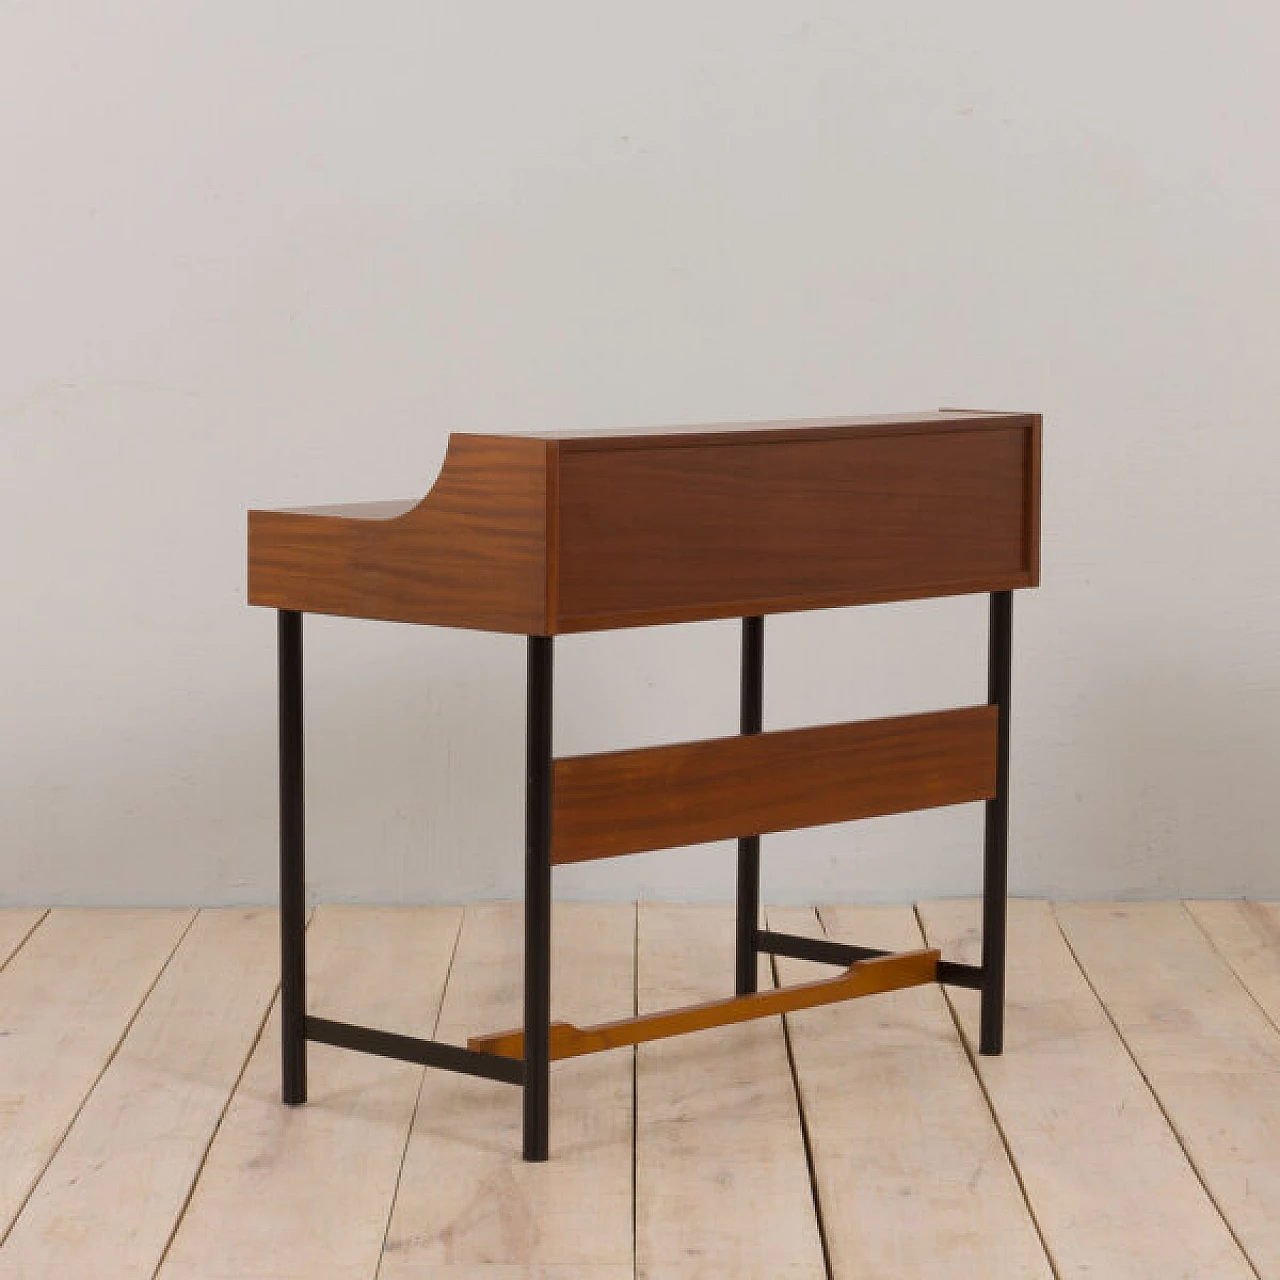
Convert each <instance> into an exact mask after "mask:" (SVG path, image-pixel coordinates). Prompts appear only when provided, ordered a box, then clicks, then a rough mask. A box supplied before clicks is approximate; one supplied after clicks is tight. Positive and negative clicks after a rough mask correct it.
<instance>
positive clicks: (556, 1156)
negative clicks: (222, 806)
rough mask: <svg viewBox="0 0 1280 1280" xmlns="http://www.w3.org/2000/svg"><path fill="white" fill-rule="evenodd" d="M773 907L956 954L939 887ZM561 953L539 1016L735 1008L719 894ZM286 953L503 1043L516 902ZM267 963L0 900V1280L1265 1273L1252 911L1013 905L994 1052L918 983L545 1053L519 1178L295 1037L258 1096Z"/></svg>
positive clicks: (270, 921)
mask: <svg viewBox="0 0 1280 1280" xmlns="http://www.w3.org/2000/svg"><path fill="white" fill-rule="evenodd" d="M768 918H769V924H770V927H772V928H774V929H780V930H785V931H788V932H795V933H805V934H811V935H814V936H824V935H825V936H829V937H832V938H836V939H839V940H843V941H849V942H857V943H862V944H865V945H870V946H881V947H891V948H895V949H907V948H912V947H918V946H919V945H920V943H921V937H922V935H923V936H924V937H925V938H926V939H927V940H928V942H929V943H931V944H934V945H937V946H940V947H941V948H942V951H943V955H944V956H945V957H947V958H949V959H957V960H969V961H972V960H974V959H975V958H976V956H977V946H978V938H977V928H976V926H977V909H976V906H975V904H973V903H970V902H935V903H922V904H920V905H919V906H918V907H916V908H915V909H912V908H911V907H852V906H833V907H819V908H817V909H816V910H814V909H809V908H785V909H775V910H771V911H769V912H768ZM554 936H555V937H556V943H557V949H556V954H555V971H554V996H553V1005H554V1009H555V1014H556V1016H557V1017H561V1018H566V1019H569V1020H572V1021H575V1022H592V1021H601V1020H606V1019H609V1018H615V1017H619V1016H625V1015H627V1014H629V1013H631V1012H633V1011H635V1010H639V1011H640V1012H645V1011H649V1010H657V1009H661V1008H664V1007H666V1006H668V1005H674V1004H681V1003H688V1002H690V1001H695V1000H701V999H707V998H713V997H717V996H721V995H725V994H728V987H729V985H730V984H731V974H732V946H733V922H732V916H731V913H730V912H729V911H728V910H727V909H723V908H716V907H711V908H707V907H680V906H661V905H649V904H644V905H642V906H641V907H640V908H639V910H638V911H637V909H636V908H635V907H632V906H584V905H562V906H558V907H557V908H556V929H555V935H554ZM308 937H309V944H308V945H309V964H310V978H311V1000H310V1007H311V1009H312V1011H313V1012H316V1013H321V1014H324V1015H328V1016H331V1017H336V1018H345V1019H349V1020H353V1021H360V1022H364V1023H367V1024H371V1025H374V1026H379V1027H383V1028H387V1029H391V1030H398V1031H404V1032H407V1033H410V1034H418V1035H436V1036H439V1037H441V1038H445V1039H448V1040H451V1041H455V1042H459V1043H460V1042H462V1041H464V1040H465V1038H466V1037H467V1036H468V1035H470V1034H475V1033H477V1032H484V1031H493V1030H498V1029H501V1028H503V1027H506V1026H509V1025H512V1024H514V1023H518V1022H519V1013H520V974H521V964H520V948H521V943H520V937H521V929H520V916H519V911H518V908H517V907H514V906H512V905H509V904H486V905H481V906H475V907H469V908H466V909H465V910H464V909H461V908H449V907H436V908H390V909H386V908H364V907H322V908H320V909H319V910H317V911H316V912H315V914H314V916H313V918H312V920H311V923H310V926H309V933H308ZM276 958H277V953H276V922H275V916H274V913H273V912H269V911H243V910H225V911H201V912H194V911H187V910H165V911H158V910H149V911H141V910H140V911H124V910H101V911H98V910H94V911H89V910H83V911H81V910H54V911H51V912H48V913H47V914H46V913H43V912H39V911H13V910H11V911H0V965H2V966H3V968H2V970H0V1238H3V1244H2V1245H0V1277H3V1280H34V1278H36V1277H57V1278H58V1280H68V1278H73V1277H74V1278H77V1280H78V1278H79V1277H94V1278H95V1280H96V1278H98V1277H101V1278H102V1280H131V1278H132V1277H139V1278H141V1277H152V1276H159V1277H161V1278H162V1280H232V1278H236V1280H241V1278H243V1277H257V1278H261V1280H268V1278H269V1280H285V1278H286V1277H287V1278H290V1280H292V1278H295V1277H296V1278H297V1280H302V1278H303V1277H306V1278H307V1280H356V1278H359V1280H375V1278H377V1280H423V1278H425V1277H430V1276H440V1277H449V1278H451V1280H479V1278H480V1277H494V1278H495V1280H502V1278H503V1277H513V1278H514V1277H518V1276H519V1277H539V1278H541V1280H569V1278H570V1277H574V1278H576V1277H601V1278H602V1280H621V1278H622V1277H624V1276H625V1277H644V1278H645V1280H666V1278H667V1277H671V1278H673V1280H684V1278H692V1277H704V1276H705V1277H721V1276H723V1277H733V1278H734V1280H745V1278H748V1277H760V1278H761V1280H793V1278H794V1280H802V1278H803V1280H808V1278H809V1277H813V1278H814V1280H819V1278H821V1277H823V1276H832V1277H847V1278H849V1280H853V1278H855V1277H856V1278H857V1280H877V1278H879V1277H884V1278H885V1280H912V1278H913V1277H934V1276H941V1275H945V1276H947V1277H948V1278H949V1280H953V1278H956V1277H961V1278H967V1277H971V1278H972V1280H1001V1278H1003V1277H1019V1278H1020V1280H1021V1278H1023V1277H1027V1278H1040V1277H1043V1278H1048V1277H1073V1278H1084V1277H1088V1278H1089V1280H1126V1278H1128V1277H1152V1278H1153V1280H1154V1278H1156V1277H1158V1278H1159V1280H1175V1278H1176V1277H1186V1278H1187V1280H1191V1278H1193V1277H1194V1278H1195V1280H1212V1278H1217V1277H1223V1278H1224V1280H1236V1278H1239V1280H1247V1278H1248V1277H1252V1276H1256V1277H1264V1278H1265V1277H1276V1278H1277V1280H1280V1030H1278V1028H1280V904H1260V903H1240V902H1205V903H1185V904H1184V903H1177V902H1170V903H1149V904H1113V903H1096V904H1072V905H1058V906H1056V907H1055V906H1051V905H1049V904H1047V903H1043V902H1029V901H1019V902H1015V903H1013V904H1011V910H1010V958H1011V959H1010V967H1009V1006H1008V1024H1007V1035H1006V1052H1005V1055H1004V1056H1003V1057H1002V1058H980V1057H976V1056H975V1054H974V1045H975V1040H976V1033H977V1006H976V997H975V995H974V994H973V993H971V992H966V991H963V990H959V989H942V988H939V987H936V986H928V987H918V988H913V989H909V990H901V991H896V992H893V993H891V994H888V995H881V996H874V997H869V998H867V999H863V1000H855V1001H852V1002H849V1003H846V1004H842V1005H832V1006H827V1007H824V1008H818V1009H811V1010H808V1011H805V1012H802V1013H795V1014H790V1015H788V1016H787V1018H786V1019H785V1020H782V1019H778V1018H769V1019H764V1020H761V1021H758V1022H752V1023H743V1024H739V1025H736V1026H731V1027H723V1028H719V1029H717V1030H714V1031H707V1032H702V1033H699V1034H697V1035H693V1036H688V1037H684V1038H681V1039H677V1040H668V1041H663V1042H655V1043H652V1044H646V1045H642V1046H640V1047H639V1049H638V1050H631V1049H624V1050H617V1051H614V1052H611V1053H603V1054H596V1055H592V1056H588V1057H583V1058H577V1059H572V1060H568V1061H565V1062H561V1063H557V1064H555V1066H554V1067H553V1071H552V1138H551V1146H552V1159H551V1162H550V1163H549V1164H545V1165H526V1164H524V1163H522V1162H521V1161H520V1159H519V1156H518V1151H519V1138H520V1094H519V1091H518V1090H517V1089H513V1088H511V1087H510V1086H508V1085H502V1084H495V1083H491V1082H488V1081H482V1080H475V1079H471V1078H464V1077H460V1076H454V1075H449V1074H445V1073H440V1072H423V1071H422V1070H421V1069H419V1068H416V1067H413V1066H409V1065H406V1064H402V1063H395V1062H389V1061H386V1060H383V1059H379V1058H372V1057H367V1056H364V1055H361V1054H356V1053H351V1052H345V1051H342V1050H338V1049H331V1048H328V1047H325V1046H312V1048H311V1054H310V1073H311V1101H310V1103H309V1105H307V1106H306V1107H302V1108H296V1109H286V1108H284V1107H282V1106H281V1105H280V1104H279V1102H278V1101H277V1087H278V1054H277V1026H276V1017H277V1015H276V1013H275V1010H274V999H275V994H276ZM761 969H762V975H763V976H764V980H765V981H768V982H772V981H774V980H775V979H776V980H778V981H780V982H783V983H790V982H795V981H799V980H803V979H808V978H811V977H815V976H826V975H829V974H830V973H831V970H830V969H822V968H820V967H819V966H816V965H808V964H805V963H802V962H797V961H787V960H783V961H779V962H778V971H777V973H776V974H775V973H773V972H772V970H771V969H770V967H769V965H768V963H766V962H762V966H761Z"/></svg>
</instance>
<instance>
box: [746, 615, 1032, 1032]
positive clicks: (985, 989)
mask: <svg viewBox="0 0 1280 1280" xmlns="http://www.w3.org/2000/svg"><path fill="white" fill-rule="evenodd" d="M742 621H743V633H742V732H743V733H759V732H760V719H759V710H760V707H761V705H762V703H763V692H764V678H763V677H764V671H763V656H764V633H763V623H764V620H763V619H762V618H744V619H743V620H742ZM1012 659H1013V593H1012V592H1011V591H996V592H993V593H992V595H991V604H990V632H989V636H988V655H987V702H988V703H989V705H991V706H993V707H996V708H998V709H999V712H1000V723H999V732H998V738H997V744H996V788H995V790H996V793H995V796H994V797H993V798H992V799H990V800H988V801H987V803H986V812H985V817H984V835H983V859H982V963H981V964H959V963H957V962H955V961H952V960H942V961H939V963H938V981H939V982H941V983H943V984H945V985H948V986H953V987H970V988H972V989H974V990H976V991H980V992H981V993H982V994H981V1007H982V1023H981V1029H980V1032H979V1036H978V1051H979V1052H980V1053H983V1054H989V1055H997V1054H1000V1053H1002V1052H1003V1051H1004V971H1005V917H1006V903H1007V900H1008V892H1009V890H1008V880H1009V876H1008V869H1009V702H1010V687H1011V683H1012V681H1011V673H1012V665H1013V663H1012ZM749 707H751V708H754V711H755V719H754V720H751V721H749V713H748V708H749ZM759 892H760V841H759V838H758V837H754V838H752V839H750V840H739V841H738V954H737V977H738V994H739V995H742V994H744V993H746V992H748V991H754V990H755V985H754V982H755V955H756V953H764V954H766V955H780V956H789V957H791V958H792V959H795V960H816V961H818V962H820V963H823V964H838V965H850V964H853V963H854V962H855V961H858V960H870V959H874V958H875V957H878V956H884V955H889V954H891V953H890V952H887V951H881V950H879V949H877V948H875V947H854V946H848V945H846V944H844V943H838V942H831V941H828V940H825V939H817V938H804V937H800V936H798V935H795V934H788V933H775V932H773V931H772V930H769V929H760V928H758V927H757V925H756V921H757V918H758V915H759V910H760V900H759ZM748 946H749V947H750V948H751V954H749V955H748V954H746V948H747V947H748ZM748 975H750V976H749V977H748ZM745 982H750V983H751V984H752V985H750V986H744V983H745Z"/></svg>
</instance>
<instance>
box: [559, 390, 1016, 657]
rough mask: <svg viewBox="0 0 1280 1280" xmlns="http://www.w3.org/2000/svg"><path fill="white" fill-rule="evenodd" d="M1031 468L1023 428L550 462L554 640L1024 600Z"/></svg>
mask: <svg viewBox="0 0 1280 1280" xmlns="http://www.w3.org/2000/svg"><path fill="white" fill-rule="evenodd" d="M908 427H909V428H910V429H906V428H908ZM592 443H593V444H594V443H595V442H592ZM1038 459H1039V419H1038V418H1037V417H1035V416H1034V415H1006V416H1003V417H1001V416H996V417H990V418H976V419H966V420H961V421H954V420H949V421H942V422H935V423H932V424H930V423H927V422H925V423H919V424H917V423H908V424H902V423H899V424H897V425H895V426H894V427H892V428H890V427H888V426H880V425H875V424H868V425H866V426H864V427H861V428H858V429H853V428H848V427H830V428H826V429H825V430H824V431H822V432H806V433H798V434H793V435H792V437H790V438H788V437H787V436H786V435H785V434H781V433H775V434H772V435H770V434H768V433H766V434H764V435H763V436H762V437H760V438H756V437H752V436H742V435H737V436H735V435H734V434H731V433H728V434H726V435H724V436H721V437H719V438H716V437H715V436H712V435H693V436H683V437H682V436H673V437H672V438H671V439H669V440H665V441H664V440H663V439H662V438H660V437H652V436H651V437H649V438H648V444H647V447H634V448H628V449H621V448H612V449H598V448H596V449H588V450H582V451H570V450H568V449H564V450H562V453H561V456H560V463H559V556H558V557H557V561H556V566H557V568H558V581H557V584H556V593H555V600H556V603H555V611H554V614H553V617H554V620H555V629H556V630H557V631H562V632H571V631H584V630H593V629H598V628H606V627H618V626H630V625H638V624H642V623H657V622H679V621H687V620H691V619H694V618H710V617H726V616H744V615H748V614H756V613H776V612H786V611H789V610H797V609H814V608H825V607H831V606H835V605H847V604H859V603H868V602H871V601H881V600H899V599H910V598H916V597H920V596H935V595H948V594H954V593H960V592H983V591H1003V590H1010V589H1013V588H1018V587H1027V586H1034V585H1035V582H1036V575H1037V567H1038V550H1037V548H1038V541H1039V533H1038V524H1039V520H1038V515H1037V511H1038V503H1037V493H1036V490H1037V489H1038V485H1039V471H1038Z"/></svg>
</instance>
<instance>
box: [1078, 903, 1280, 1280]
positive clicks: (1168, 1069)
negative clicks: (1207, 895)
mask: <svg viewBox="0 0 1280 1280" xmlns="http://www.w3.org/2000/svg"><path fill="white" fill-rule="evenodd" d="M1058 917H1059V920H1060V921H1061V924H1062V928H1063V931H1064V933H1065V934H1066V936H1067V940H1068V941H1069V942H1070V944H1071V946H1072V948H1073V950H1074V951H1075V953H1076V956H1077V957H1078V959H1079V961H1080V963H1081V965H1082V966H1083V967H1084V970H1085V972H1086V973H1087V974H1088V976H1089V980H1090V981H1091V982H1092V983H1093V985H1094V987H1095V989H1096V990H1097V991H1098V994H1099V995H1100V996H1101V997H1102V999H1103V1001H1104V1002H1105V1003H1106V1006H1107V1009H1108V1010H1109V1011H1110V1013H1111V1016H1112V1018H1114V1019H1115V1023H1116V1026H1117V1027H1119V1029H1120V1034H1121V1035H1122V1036H1124V1038H1125V1042H1126V1043H1127V1044H1128V1046H1129V1049H1130V1050H1131V1052H1132V1053H1133V1056H1134V1058H1135V1059H1136V1060H1137V1063H1138V1066H1139V1067H1140V1068H1141V1069H1142V1072H1143V1074H1144V1075H1145V1076H1146V1078H1147V1080H1148V1081H1150V1083H1151V1087H1152V1088H1153V1089H1154V1090H1155V1092H1156V1095H1157V1096H1158V1097H1159V1099H1160V1102H1161V1104H1162V1105H1163V1107H1164V1109H1165V1112H1166V1114H1167V1115H1168V1117H1169V1120H1170V1123H1172V1125H1173V1127H1174V1129H1175V1130H1176V1131H1177V1133H1178V1136H1179V1137H1180V1138H1181V1139H1182V1143H1183V1145H1184V1146H1185V1147H1186V1149H1187V1153H1188V1155H1189V1156H1190V1157H1191V1160H1192V1162H1193V1163H1194V1164H1195V1166H1196V1168H1197V1169H1198V1170H1199V1172H1200V1176H1201V1177H1202V1178H1203V1180H1204V1183H1205V1185H1206V1186H1207V1187H1208V1189H1209V1192H1210V1194H1211V1195H1212V1196H1213V1198H1214V1200H1215V1201H1216V1202H1217V1204H1218V1207H1219V1208H1220V1209H1221V1210H1222V1212H1223V1214H1224V1215H1225V1216H1226V1218H1227V1221H1228V1222H1229V1223H1230V1224H1231V1226H1232V1228H1233V1230H1234V1231H1235V1234H1236V1236H1237V1237H1238V1239H1239V1240H1240V1243H1241V1244H1242V1245H1243V1247H1244V1249H1245V1252H1246V1253H1247V1254H1248V1255H1249V1258H1250V1260H1251V1261H1252V1262H1253V1265H1254V1267H1255V1268H1256V1269H1257V1271H1258V1273H1259V1275H1261V1276H1263V1277H1264V1278H1269V1277H1280V1161H1278V1160H1277V1159H1276V1152H1277V1151H1280V1032H1277V1030H1276V1028H1275V1027H1274V1026H1273V1025H1272V1023H1271V1022H1269V1021H1268V1019H1267V1018H1266V1016H1265V1015H1264V1014H1263V1013H1262V1011H1261V1010H1260V1009H1259V1008H1258V1005H1257V1004H1256V1003H1255V1001H1254V1000H1253V998H1252V997H1251V996H1250V995H1249V993H1248V992H1247V991H1246V990H1245V988H1244V987H1243V986H1242V985H1241V983H1240V981H1239V979H1238V978H1237V977H1236V976H1235V974H1234V973H1232V972H1231V969H1230V968H1229V967H1228V965H1227V964H1226V963H1225V962H1224V961H1223V959H1222V957H1221V956H1220V955H1219V954H1218V952H1217V951H1215V950H1214V948H1213V946H1212V944H1211V943H1210V942H1209V940H1208V939H1207V938H1206V937H1205V935H1204V934H1203V933H1202V932H1201V930H1200V929H1199V928H1198V927H1197V925H1196V923H1195V921H1194V920H1192V918H1191V917H1190V916H1189V915H1188V914H1187V912H1186V910H1185V909H1184V908H1183V906H1182V905H1181V903H1177V902H1143V903H1072V904H1068V905H1063V906H1062V907H1060V908H1059V911H1058Z"/></svg>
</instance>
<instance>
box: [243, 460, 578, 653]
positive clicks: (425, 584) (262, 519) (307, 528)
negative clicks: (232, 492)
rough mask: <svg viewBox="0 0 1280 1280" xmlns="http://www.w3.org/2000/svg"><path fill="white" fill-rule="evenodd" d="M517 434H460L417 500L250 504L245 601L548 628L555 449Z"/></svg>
mask: <svg viewBox="0 0 1280 1280" xmlns="http://www.w3.org/2000/svg"><path fill="white" fill-rule="evenodd" d="M554 448H555V446H554V445H553V444H549V443H548V442H546V441H543V440H536V439H527V438H520V437H515V436H478V435H477V436H471V435H452V436H450V437H449V445H448V449H447V451H446V453H445V459H444V464H443V466H442V467H441V470H440V475H439V477H438V478H437V480H436V483H435V484H434V486H433V487H432V488H431V491H430V492H429V493H428V494H427V495H426V496H425V497H424V498H423V499H422V500H421V501H420V502H418V503H417V504H416V505H414V506H413V507H411V508H410V509H409V510H407V511H404V512H402V513H400V514H395V515H391V516H390V517H388V514H387V511H388V508H387V506H386V504H383V503H370V504H368V507H367V508H366V509H365V511H364V512H362V510H361V508H360V507H358V506H356V507H334V508H330V509H328V510H327V511H326V510H325V509H323V508H321V509H316V510H311V511H251V512H250V513H249V603H250V604H256V605H265V606H267V607H269V608H274V609H294V610H297V611H299V612H302V613H330V614H339V615H342V616H344V617H352V618H382V619H386V620H389V621H394V622H419V623H434V624H437V625H440V626H450V627H474V628H479V629H482V630H486V631H508V632H515V633H518V634H526V635H529V634H533V635H536V634H545V633H546V628H547V529H548V518H547V509H548V496H547V495H548V481H547V477H548V458H549V454H550V453H551V452H552V451H553V450H554Z"/></svg>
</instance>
